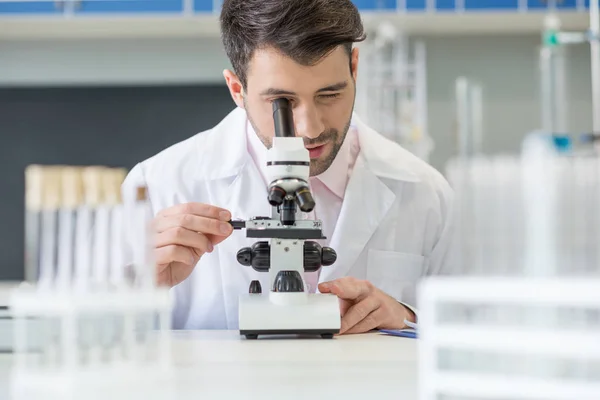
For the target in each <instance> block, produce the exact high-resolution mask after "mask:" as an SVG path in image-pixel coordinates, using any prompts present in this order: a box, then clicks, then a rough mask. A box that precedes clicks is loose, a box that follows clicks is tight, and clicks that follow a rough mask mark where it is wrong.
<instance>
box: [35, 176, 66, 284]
mask: <svg viewBox="0 0 600 400" xmlns="http://www.w3.org/2000/svg"><path fill="white" fill-rule="evenodd" d="M60 205H61V181H60V171H59V170H58V169H57V168H56V167H47V168H45V170H44V184H43V199H42V219H41V224H42V230H41V243H40V275H39V280H38V288H39V289H42V290H48V289H50V288H51V287H52V285H53V284H54V279H55V277H56V272H57V271H56V270H57V264H56V263H57V258H56V256H57V240H56V238H57V227H58V221H57V214H58V210H59V208H60Z"/></svg>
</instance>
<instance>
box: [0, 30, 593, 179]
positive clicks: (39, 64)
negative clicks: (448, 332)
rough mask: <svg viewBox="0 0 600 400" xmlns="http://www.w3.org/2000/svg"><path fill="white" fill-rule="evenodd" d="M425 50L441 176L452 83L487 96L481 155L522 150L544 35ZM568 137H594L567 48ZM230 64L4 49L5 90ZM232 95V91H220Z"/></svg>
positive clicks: (183, 57)
mask: <svg viewBox="0 0 600 400" xmlns="http://www.w3.org/2000/svg"><path fill="white" fill-rule="evenodd" d="M413 39H414V40H423V41H424V42H425V44H426V49H427V93H428V108H429V110H428V123H429V131H430V134H431V136H432V137H433V140H434V141H435V149H434V151H433V153H432V154H431V157H430V163H431V164H432V165H434V166H435V167H436V168H438V169H443V168H444V165H445V163H446V161H447V160H448V158H449V157H451V156H452V155H453V154H455V152H456V140H455V134H456V118H455V107H456V101H455V96H454V82H455V79H456V78H457V77H459V76H465V77H467V78H469V79H473V80H475V81H478V82H479V83H480V84H481V86H482V88H483V112H484V116H483V121H484V126H483V134H484V139H483V149H484V151H486V152H489V153H497V152H506V151H516V150H518V148H519V145H520V142H521V140H522V138H523V136H524V135H525V134H526V133H528V132H531V131H532V130H535V129H538V128H540V126H541V122H540V94H539V74H538V54H539V50H538V48H539V45H540V41H541V38H540V36H539V35H510V34H503V35H466V36H456V35H451V36H426V37H418V36H416V37H414V38H413ZM567 54H568V61H567V74H568V90H567V97H568V98H567V101H566V102H565V103H566V105H567V108H568V112H567V120H568V125H567V126H568V128H569V129H570V130H571V131H574V132H578V131H589V130H590V129H591V90H590V86H589V82H590V67H589V65H590V61H589V49H588V47H587V46H585V45H578V46H574V47H570V48H568V49H567ZM228 66H229V62H228V60H227V58H226V56H225V54H224V52H223V50H222V47H221V43H220V41H219V39H218V38H216V37H209V38H178V39H173V38H151V39H150V38H148V39H135V40H134V39H96V40H85V41H84V40H55V41H36V40H27V41H4V42H2V41H0V86H23V85H25V86H38V85H123V84H125V85H135V84H152V85H170V84H205V83H209V84H221V85H223V84H224V83H223V78H222V72H223V69H224V68H227V67H228ZM223 90H225V88H224V89H223Z"/></svg>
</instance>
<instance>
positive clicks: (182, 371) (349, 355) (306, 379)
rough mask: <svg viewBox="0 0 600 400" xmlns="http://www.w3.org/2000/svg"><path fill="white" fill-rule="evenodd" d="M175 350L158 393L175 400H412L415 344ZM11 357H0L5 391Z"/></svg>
mask: <svg viewBox="0 0 600 400" xmlns="http://www.w3.org/2000/svg"><path fill="white" fill-rule="evenodd" d="M172 349H173V365H174V369H173V373H172V376H171V378H170V379H169V380H168V381H167V386H169V387H168V388H163V389H165V392H168V393H169V394H170V395H172V396H175V397H171V396H169V398H176V399H177V400H184V399H286V400H287V399H289V400H295V399H308V398H323V399H343V400H349V399H361V400H362V399H374V400H375V399H377V400H379V399H404V400H416V399H417V341H416V340H415V339H408V338H400V337H392V336H387V335H384V334H380V333H369V334H361V335H347V336H344V335H342V336H337V337H335V338H334V339H330V340H328V339H320V338H282V337H268V336H265V337H261V338H259V339H258V340H246V339H244V338H243V337H240V336H239V333H238V332H237V331H175V332H172ZM10 358H11V356H10V355H1V356H0V368H1V372H0V373H2V375H3V378H2V380H1V381H0V384H2V386H4V385H3V383H4V377H7V373H8V372H9V368H10ZM161 391H162V390H161ZM3 394H4V393H0V395H3ZM2 398H4V397H2Z"/></svg>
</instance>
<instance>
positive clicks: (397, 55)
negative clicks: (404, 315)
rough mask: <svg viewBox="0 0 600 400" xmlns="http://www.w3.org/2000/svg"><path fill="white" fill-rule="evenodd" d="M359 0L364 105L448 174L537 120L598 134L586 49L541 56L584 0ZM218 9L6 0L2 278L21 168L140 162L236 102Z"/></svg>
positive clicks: (514, 144) (15, 266) (523, 133)
mask: <svg viewBox="0 0 600 400" xmlns="http://www.w3.org/2000/svg"><path fill="white" fill-rule="evenodd" d="M354 2H355V4H356V5H357V6H358V8H359V9H360V10H361V12H362V14H363V16H364V22H365V26H366V28H367V30H368V34H369V40H367V41H366V42H365V43H362V44H361V45H360V47H361V50H362V51H363V53H362V54H363V57H362V61H361V64H360V68H359V70H360V72H359V82H358V85H359V89H358V95H357V103H356V111H357V113H359V114H360V115H361V117H362V118H363V119H365V120H366V121H367V122H368V123H369V124H371V125H372V126H373V127H374V128H376V129H378V130H379V131H380V132H382V133H383V134H385V135H386V136H388V137H390V138H392V139H393V140H396V141H398V142H399V143H400V144H402V145H403V146H405V147H407V148H408V149H409V150H411V151H413V152H414V153H415V154H417V155H418V156H419V157H422V158H423V159H425V160H426V161H428V162H429V163H431V164H432V165H433V166H434V167H435V168H437V169H438V170H440V171H441V172H443V173H445V172H446V171H445V166H446V164H447V163H448V161H449V160H450V159H451V158H453V157H456V156H459V155H463V156H465V155H468V154H473V153H485V154H488V155H498V154H507V153H508V154H516V153H518V152H519V151H520V149H521V147H522V144H523V142H524V139H525V138H526V137H528V135H529V134H531V133H532V132H536V131H539V130H542V129H545V130H546V131H548V130H551V131H552V132H556V131H558V132H562V133H564V132H574V133H579V132H581V133H584V132H592V128H593V127H592V105H591V104H592V90H591V89H590V82H591V68H590V61H591V60H590V46H589V44H588V43H587V42H586V43H580V44H574V45H572V46H568V47H567V46H565V47H564V48H561V49H560V53H556V54H555V56H556V57H555V58H553V59H552V60H553V61H552V60H549V59H546V61H548V62H550V61H552V64H548V63H545V62H544V53H543V50H544V45H545V44H546V45H547V44H548V43H547V33H548V31H549V29H550V30H551V29H557V27H558V28H560V29H561V30H566V31H577V32H583V31H586V30H587V29H588V27H589V13H588V9H589V1H588V0H585V1H584V0H562V1H551V2H546V1H543V0H355V1H354ZM219 9H220V2H219V1H216V0H215V1H212V0H77V1H74V0H73V1H71V0H66V1H62V0H59V1H47V0H40V1H29V0H17V1H14V0H11V1H7V0H0V182H1V183H2V189H0V219H1V220H2V221H3V226H4V229H2V230H1V231H0V254H1V255H2V256H1V257H0V280H21V279H22V278H23V267H22V266H23V239H22V238H23V215H24V196H23V195H24V169H25V167H26V166H27V165H29V164H32V163H39V164H73V165H75V164H79V165H92V164H98V165H107V166H115V167H125V168H131V167H133V166H134V165H135V163H137V162H139V161H141V160H143V159H145V158H147V157H149V156H151V155H153V154H155V153H156V152H158V151H160V150H162V149H163V148H165V147H167V146H169V145H171V144H173V143H175V142H178V141H180V140H183V139H185V138H188V137H190V136H192V135H194V134H195V133H197V132H200V131H202V130H205V129H208V128H210V127H212V126H214V125H215V124H216V123H217V122H218V121H220V120H221V119H222V118H223V117H224V116H225V115H226V114H227V113H228V112H229V111H231V110H232V109H233V107H234V104H233V102H232V100H231V98H230V96H229V93H228V91H227V88H226V86H225V83H224V81H223V78H222V71H223V69H225V68H229V67H230V65H229V61H228V60H227V58H226V56H225V54H224V51H223V49H222V46H221V42H220V39H219V26H218V13H219ZM545 35H546V36H545ZM545 38H546V39H545ZM545 40H546V42H545ZM557 54H558V55H559V56H557ZM551 81H552V82H554V85H553V86H552V88H551V89H549V86H548V85H546V86H544V85H543V83H544V82H546V83H548V82H551ZM549 90H550V92H551V93H553V95H549V94H548V93H550V92H549ZM557 96H558V97H559V98H560V102H558V103H557V102H554V103H552V102H551V103H552V104H549V102H548V99H549V98H556V97H557Z"/></svg>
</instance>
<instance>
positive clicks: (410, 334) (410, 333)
mask: <svg viewBox="0 0 600 400" xmlns="http://www.w3.org/2000/svg"><path fill="white" fill-rule="evenodd" d="M379 332H382V333H385V334H388V335H392V336H400V337H406V338H411V339H416V338H417V331H416V330H415V329H380V330H379Z"/></svg>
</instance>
